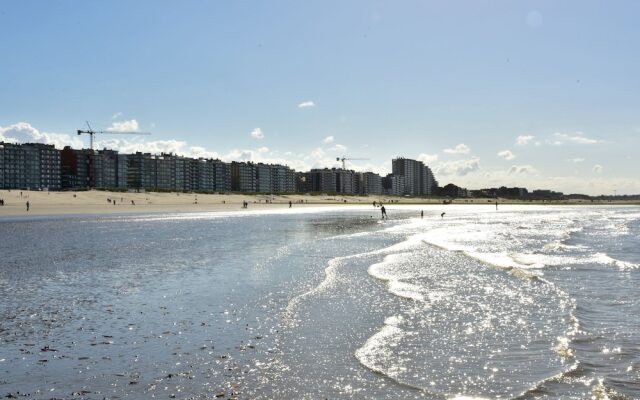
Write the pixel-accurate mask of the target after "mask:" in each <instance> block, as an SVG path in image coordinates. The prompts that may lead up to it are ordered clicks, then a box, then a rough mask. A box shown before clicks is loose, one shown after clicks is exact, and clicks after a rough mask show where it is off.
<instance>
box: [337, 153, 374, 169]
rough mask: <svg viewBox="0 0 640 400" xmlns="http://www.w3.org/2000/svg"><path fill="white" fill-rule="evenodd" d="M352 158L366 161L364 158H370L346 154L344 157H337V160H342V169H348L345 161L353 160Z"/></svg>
mask: <svg viewBox="0 0 640 400" xmlns="http://www.w3.org/2000/svg"><path fill="white" fill-rule="evenodd" d="M352 160H360V161H364V160H368V158H347V157H344V156H343V157H342V158H340V157H336V161H342V169H347V167H346V163H345V161H352Z"/></svg>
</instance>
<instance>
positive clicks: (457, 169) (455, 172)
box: [435, 158, 480, 176]
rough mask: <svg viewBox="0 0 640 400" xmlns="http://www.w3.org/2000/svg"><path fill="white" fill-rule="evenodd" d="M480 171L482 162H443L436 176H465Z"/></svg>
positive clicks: (474, 159)
mask: <svg viewBox="0 0 640 400" xmlns="http://www.w3.org/2000/svg"><path fill="white" fill-rule="evenodd" d="M479 169H480V160H479V159H478V158H472V159H470V160H456V161H445V162H441V163H440V164H439V165H438V166H437V167H436V170H435V174H436V175H445V176H464V175H467V174H469V173H471V172H474V171H477V170H479Z"/></svg>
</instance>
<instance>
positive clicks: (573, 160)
mask: <svg viewBox="0 0 640 400" xmlns="http://www.w3.org/2000/svg"><path fill="white" fill-rule="evenodd" d="M566 161H567V162H570V163H581V162H583V161H584V158H582V157H576V158H568V159H567V160H566Z"/></svg>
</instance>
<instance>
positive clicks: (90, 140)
mask: <svg viewBox="0 0 640 400" xmlns="http://www.w3.org/2000/svg"><path fill="white" fill-rule="evenodd" d="M87 127H88V128H89V129H87V130H86V131H83V130H81V129H78V136H80V135H82V134H83V133H85V134H87V135H89V149H91V151H93V142H94V139H93V137H94V135H95V134H96V133H99V134H109V135H151V134H150V133H149V132H120V131H117V132H116V131H94V130H93V129H92V128H91V125H89V121H87Z"/></svg>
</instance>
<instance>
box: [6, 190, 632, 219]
mask: <svg viewBox="0 0 640 400" xmlns="http://www.w3.org/2000/svg"><path fill="white" fill-rule="evenodd" d="M0 199H4V201H5V206H0V218H1V217H3V216H12V217H16V216H26V215H40V216H43V215H102V214H104V215H113V214H132V213H137V214H140V213H167V212H175V213H183V212H215V211H224V212H229V211H236V210H237V211H240V210H245V209H244V208H243V202H245V201H246V202H247V205H248V206H247V209H246V210H277V209H283V208H289V202H291V203H292V204H291V205H292V207H297V208H299V207H309V206H313V207H319V206H320V207H324V206H335V205H340V206H344V205H347V206H349V205H372V204H373V202H374V201H375V202H377V203H380V202H382V203H383V204H392V205H395V204H397V205H419V204H424V205H438V204H439V205H442V203H443V201H445V200H446V201H447V202H449V203H451V204H469V205H477V204H484V205H494V204H495V202H496V201H498V202H499V203H500V204H568V205H576V204H585V205H594V204H595V205H598V204H619V205H629V204H637V202H633V201H628V202H625V201H616V202H611V201H600V202H599V201H596V202H591V201H585V200H571V201H529V200H513V199H487V198H459V199H443V198H438V197H433V198H424V197H401V196H387V195H379V196H378V195H369V196H355V195H353V196H345V195H328V194H313V195H311V194H273V195H270V194H255V193H254V194H237V193H224V194H205V193H176V192H171V193H167V192H142V193H136V192H111V191H103V190H88V191H60V192H47V191H27V190H16V189H14V190H0ZM27 201H28V202H29V211H27V209H26V203H27Z"/></svg>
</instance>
